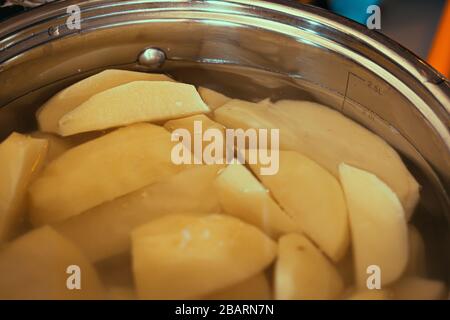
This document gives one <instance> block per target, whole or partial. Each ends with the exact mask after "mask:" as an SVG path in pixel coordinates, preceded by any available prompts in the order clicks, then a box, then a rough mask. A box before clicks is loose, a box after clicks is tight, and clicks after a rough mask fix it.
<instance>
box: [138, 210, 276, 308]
mask: <svg viewBox="0 0 450 320" xmlns="http://www.w3.org/2000/svg"><path fill="white" fill-rule="evenodd" d="M132 243H133V249H132V253H133V270H134V276H135V283H136V286H137V292H138V296H139V298H141V299H193V298H198V297H202V296H205V295H208V294H211V293H213V292H217V291H219V290H221V289H225V288H227V287H229V286H232V285H235V284H238V283H239V282H242V281H244V280H245V279H247V278H250V277H252V276H255V275H256V274H258V273H259V272H261V271H262V270H264V269H265V268H266V267H267V266H268V265H269V264H270V263H271V262H272V261H273V259H274V258H275V255H276V245H275V243H274V242H273V241H272V240H271V239H270V238H269V237H267V236H266V235H265V234H264V233H262V232H261V231H260V230H259V229H258V228H256V227H254V226H251V225H249V224H246V223H244V222H241V221H240V220H238V219H236V218H233V217H230V216H225V215H208V216H205V217H190V216H178V215H171V216H168V217H165V218H161V219H159V220H156V221H154V222H151V223H149V224H148V225H145V226H142V227H139V228H138V229H136V230H135V231H133V233H132Z"/></svg>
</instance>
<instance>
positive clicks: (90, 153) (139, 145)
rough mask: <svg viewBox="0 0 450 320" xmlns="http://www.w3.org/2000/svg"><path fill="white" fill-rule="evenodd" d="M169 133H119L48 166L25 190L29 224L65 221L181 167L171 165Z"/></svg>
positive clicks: (143, 127) (140, 128) (147, 128)
mask: <svg viewBox="0 0 450 320" xmlns="http://www.w3.org/2000/svg"><path fill="white" fill-rule="evenodd" d="M173 146H174V143H173V142H171V141H170V133H169V132H168V131H167V130H165V129H164V128H162V127H159V126H154V125H151V124H136V125H133V126H129V127H126V128H121V129H118V130H116V131H114V132H112V133H109V134H107V135H105V136H103V137H100V138H98V139H94V140H91V141H89V142H87V143H84V144H82V145H80V146H78V147H75V148H73V149H71V150H69V151H67V152H66V153H64V154H63V155H62V156H60V157H59V158H57V159H56V160H55V161H53V162H52V163H51V164H49V165H48V166H47V167H46V168H45V170H44V171H43V172H42V174H41V175H40V176H39V178H38V179H37V180H35V181H34V183H33V184H32V185H31V187H30V216H31V220H32V222H33V224H35V225H42V224H45V223H53V222H56V221H60V220H64V219H66V218H68V217H71V216H74V215H77V214H79V213H81V212H83V211H86V210H88V209H90V208H92V207H94V206H96V205H99V204H101V203H103V202H106V201H110V200H113V199H115V198H117V197H119V196H121V195H124V194H126V193H129V192H132V191H135V190H137V189H140V188H142V187H144V186H146V185H148V184H151V183H153V182H155V181H158V180H160V179H162V178H164V177H166V176H170V175H172V174H175V173H177V172H179V171H180V170H182V169H183V168H185V167H186V166H183V165H175V164H173V162H172V161H171V149H172V148H173Z"/></svg>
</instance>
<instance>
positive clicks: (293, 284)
mask: <svg viewBox="0 0 450 320" xmlns="http://www.w3.org/2000/svg"><path fill="white" fill-rule="evenodd" d="M274 277H275V279H274V281H275V298H276V299H278V300H313V299H336V298H338V297H339V295H340V294H341V293H342V290H343V288H344V285H343V282H342V279H341V277H340V275H339V273H338V272H337V270H336V269H335V267H334V266H333V265H332V264H331V263H330V262H329V261H328V260H327V258H326V257H325V256H324V255H323V254H322V253H321V252H320V250H319V249H317V248H316V247H315V246H314V245H313V244H312V243H311V241H309V240H308V239H307V238H306V237H305V236H302V235H299V234H289V235H285V236H283V237H281V238H280V240H279V242H278V260H277V262H276V264H275V276H274Z"/></svg>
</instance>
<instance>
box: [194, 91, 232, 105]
mask: <svg viewBox="0 0 450 320" xmlns="http://www.w3.org/2000/svg"><path fill="white" fill-rule="evenodd" d="M198 93H199V94H200V96H201V97H202V99H203V101H205V103H206V104H207V105H208V107H210V108H211V109H212V110H214V109H217V108H219V107H221V106H223V105H224V104H225V103H227V102H228V101H230V100H231V98H229V97H227V96H226V95H224V94H222V93H219V92H217V91H214V90H211V89H208V88H205V87H199V88H198Z"/></svg>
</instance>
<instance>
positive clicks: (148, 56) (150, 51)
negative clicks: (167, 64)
mask: <svg viewBox="0 0 450 320" xmlns="http://www.w3.org/2000/svg"><path fill="white" fill-rule="evenodd" d="M165 60H166V54H165V53H164V51H162V50H161V49H158V48H147V49H145V50H144V51H143V52H141V54H140V55H139V57H138V63H139V64H140V65H141V66H143V67H146V68H150V69H157V68H159V67H161V66H162V65H163V63H164V61H165Z"/></svg>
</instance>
